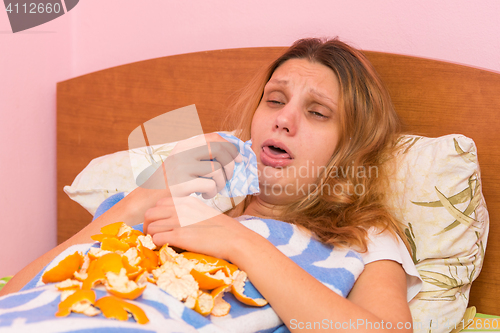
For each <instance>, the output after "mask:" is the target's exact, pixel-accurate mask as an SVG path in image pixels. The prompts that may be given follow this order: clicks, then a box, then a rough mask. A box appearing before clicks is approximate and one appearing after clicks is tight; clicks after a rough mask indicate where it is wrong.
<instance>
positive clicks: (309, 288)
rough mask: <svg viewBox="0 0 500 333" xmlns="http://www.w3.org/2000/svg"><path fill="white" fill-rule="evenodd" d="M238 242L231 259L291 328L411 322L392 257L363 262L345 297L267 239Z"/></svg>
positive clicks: (375, 326) (402, 280)
mask: <svg viewBox="0 0 500 333" xmlns="http://www.w3.org/2000/svg"><path fill="white" fill-rule="evenodd" d="M238 243H239V245H238V247H237V248H236V249H235V250H234V251H233V253H234V257H235V259H234V260H236V264H237V265H239V267H240V268H241V269H242V270H244V271H246V272H247V274H248V276H249V278H250V279H251V281H252V283H253V284H254V285H255V287H256V288H257V289H258V290H259V292H261V294H262V295H263V296H264V297H265V298H266V299H267V300H268V302H269V303H270V304H271V306H272V307H273V309H274V310H275V311H276V312H277V314H278V315H279V317H280V318H281V319H282V320H283V322H284V323H285V324H286V325H287V327H288V328H289V329H290V330H291V331H295V330H297V331H298V330H300V329H301V328H306V325H307V323H308V322H309V323H311V324H313V323H314V322H316V323H320V324H321V325H323V326H321V328H322V329H325V328H330V329H341V330H345V331H353V330H355V331H359V332H365V331H372V330H373V331H376V332H380V331H383V328H384V329H388V330H391V329H392V330H393V329H394V328H397V329H398V331H404V328H405V324H406V328H408V327H409V326H408V325H409V324H408V323H411V314H410V310H409V307H408V303H407V300H406V275H405V272H404V270H403V268H402V267H401V265H400V264H398V263H397V262H395V261H389V260H382V261H376V262H373V263H370V264H368V265H366V266H365V270H364V271H363V273H362V274H361V275H360V277H359V278H358V280H357V281H356V283H355V284H354V287H353V289H352V291H351V293H350V294H349V296H348V298H347V299H345V298H343V297H341V296H339V295H338V294H336V293H334V292H333V291H331V290H330V289H329V288H327V287H326V286H324V285H323V284H322V283H320V282H319V281H318V280H316V279H315V278H314V277H313V276H311V275H310V274H309V273H307V272H306V271H304V270H303V269H302V268H301V267H299V266H298V265H296V264H295V263H294V262H293V261H292V260H290V259H289V258H287V257H286V256H285V255H283V254H282V253H281V252H280V251H279V250H278V249H277V248H276V247H274V246H273V245H272V244H270V243H269V242H267V241H256V240H249V241H243V240H240V241H239V242H238ZM236 258H237V259H236ZM388 322H389V324H388ZM318 328H319V327H318ZM408 331H411V329H410V330H408Z"/></svg>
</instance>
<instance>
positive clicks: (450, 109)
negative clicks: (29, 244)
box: [57, 47, 500, 315]
mask: <svg viewBox="0 0 500 333" xmlns="http://www.w3.org/2000/svg"><path fill="white" fill-rule="evenodd" d="M283 51H284V48H281V47H265V48H244V49H228V50H215V51H208V52H198V53H190V54H182V55H175V56H169V57H163V58H157V59H151V60H145V61H141V62H136V63H131V64H127V65H123V66H118V67H114V68H109V69H105V70H102V71H98V72H95V73H90V74H87V75H83V76H80V77H77V78H73V79H70V80H67V81H64V82H60V83H58V85H57V191H58V192H57V216H58V222H57V236H58V241H59V242H62V241H64V240H66V239H67V238H69V237H71V236H72V235H73V234H75V233H76V232H77V231H78V230H80V229H81V228H82V227H83V226H85V225H86V224H87V223H89V221H90V220H91V219H92V216H91V215H90V214H89V213H88V212H87V211H86V210H85V209H83V208H82V207H81V206H80V205H79V204H77V203H76V202H74V201H72V200H71V199H70V198H69V197H68V196H67V194H66V193H64V191H63V187H64V186H66V185H69V184H71V183H72V182H73V180H74V179H75V177H76V176H77V175H78V174H79V172H81V170H83V169H84V168H85V167H86V166H87V165H88V164H89V162H90V161H91V160H92V159H94V158H96V157H98V156H102V155H106V154H112V153H114V152H117V151H122V150H126V149H128V146H127V138H128V135H129V134H130V132H131V131H132V130H133V129H135V128H136V127H137V126H138V125H139V124H142V123H144V122H145V121H147V120H149V119H151V118H153V117H155V116H157V115H160V114H163V113H165V112H168V111H170V110H174V109H178V108H181V107H184V106H187V105H192V104H195V105H196V108H197V111H198V114H199V117H200V120H201V124H202V127H203V131H204V132H205V133H208V132H212V131H216V130H220V129H221V128H220V123H221V121H222V120H223V119H224V117H225V112H224V111H225V110H227V108H228V107H229V105H230V103H231V102H232V100H233V99H234V98H235V96H236V94H237V92H238V91H239V90H240V89H241V88H242V87H243V86H244V85H245V83H247V82H248V81H249V80H250V79H251V78H252V77H253V76H254V74H255V73H256V72H257V71H258V70H260V69H261V68H263V67H265V66H266V65H267V64H269V63H270V62H271V61H272V60H274V59H275V58H276V57H277V56H278V55H280V54H281V53H282V52H283ZM366 55H367V57H368V58H369V59H370V60H371V61H372V63H373V64H374V66H375V67H376V69H377V70H378V72H379V73H380V75H381V77H382V79H383V81H384V82H385V84H386V85H387V87H388V89H389V91H390V93H391V96H392V98H393V102H394V105H395V107H396V110H397V112H398V114H399V115H400V116H401V118H402V119H403V121H404V124H405V130H406V131H407V132H408V133H412V134H418V135H423V136H428V137H440V136H444V135H447V134H452V133H460V134H463V135H465V136H467V137H469V138H472V139H473V140H474V142H475V144H476V146H477V151H478V156H479V163H480V167H481V179H482V193H483V195H484V198H485V200H486V204H487V207H488V213H489V220H490V224H489V236H488V244H487V251H486V256H485V259H484V263H483V266H482V271H481V274H480V276H479V277H478V278H477V279H476V280H475V281H474V283H473V285H472V289H471V291H470V299H468V301H469V303H468V305H469V306H475V307H476V309H477V311H478V312H481V313H487V314H492V315H500V302H499V301H498V298H499V297H500V265H499V262H500V243H499V242H498V241H497V239H498V238H499V237H500V225H498V222H497V221H498V220H499V219H500V186H499V185H500V176H499V173H498V172H497V170H498V169H499V167H500V133H499V131H498V129H499V128H500V115H499V114H500V94H499V93H498V92H499V91H500V74H499V73H494V72H490V71H486V70H481V69H478V68H472V67H467V66H462V65H458V64H452V63H445V62H441V61H436V60H430V59H422V58H416V57H410V56H403V55H396V54H389V53H380V52H369V51H367V52H366ZM487 233H488V231H486V234H487ZM467 295H469V294H468V292H467ZM466 298H468V297H466Z"/></svg>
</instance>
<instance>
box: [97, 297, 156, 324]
mask: <svg viewBox="0 0 500 333" xmlns="http://www.w3.org/2000/svg"><path fill="white" fill-rule="evenodd" d="M95 305H96V306H97V307H98V308H99V309H100V310H101V311H102V314H103V315H104V317H106V318H111V319H118V320H123V321H125V320H128V316H129V314H128V313H129V312H130V313H131V314H132V316H133V317H134V319H135V321H136V322H137V323H139V324H147V323H148V322H149V319H148V317H147V316H146V313H145V312H144V311H143V310H142V309H141V308H140V307H138V306H136V305H134V304H132V303H129V302H126V301H124V300H122V299H119V298H118V297H114V296H105V297H102V298H100V299H98V300H97V302H96V303H95Z"/></svg>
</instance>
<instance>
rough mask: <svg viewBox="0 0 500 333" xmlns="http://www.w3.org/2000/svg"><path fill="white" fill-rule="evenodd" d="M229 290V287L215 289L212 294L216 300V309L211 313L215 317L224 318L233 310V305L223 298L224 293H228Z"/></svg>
mask: <svg viewBox="0 0 500 333" xmlns="http://www.w3.org/2000/svg"><path fill="white" fill-rule="evenodd" d="M228 289H229V286H222V287H219V288H216V289H214V290H213V291H212V292H211V296H212V297H213V299H214V307H213V308H212V312H211V314H212V315H213V316H216V317H222V316H225V315H227V314H228V313H229V310H231V304H229V303H228V302H226V301H225V300H224V299H223V298H222V296H223V295H224V292H226V291H227V290H228Z"/></svg>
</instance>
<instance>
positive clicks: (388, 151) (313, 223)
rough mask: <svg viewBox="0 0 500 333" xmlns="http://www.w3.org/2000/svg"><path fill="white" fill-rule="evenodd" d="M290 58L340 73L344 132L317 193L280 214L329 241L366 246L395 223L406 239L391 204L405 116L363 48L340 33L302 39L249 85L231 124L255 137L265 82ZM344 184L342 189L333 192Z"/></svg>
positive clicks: (243, 134) (394, 229) (245, 135)
mask: <svg viewBox="0 0 500 333" xmlns="http://www.w3.org/2000/svg"><path fill="white" fill-rule="evenodd" d="M289 59H308V60H309V61H311V62H315V63H320V64H322V65H324V66H327V67H329V68H331V69H332V70H333V72H334V73H335V75H336V76H337V78H338V80H339V84H340V96H339V114H340V138H339V142H338V144H337V147H336V149H335V151H334V153H333V155H332V157H331V159H330V161H329V163H328V165H327V167H326V170H325V172H323V174H322V176H320V177H319V179H318V181H317V184H316V185H317V186H316V191H314V192H312V193H309V194H308V195H307V196H306V197H304V198H303V199H302V200H300V201H298V202H295V203H292V204H290V205H288V206H287V207H285V209H284V213H283V214H282V216H280V218H281V219H282V220H283V221H287V222H290V223H294V224H297V225H301V226H303V227H305V228H307V229H309V230H310V231H312V232H313V233H314V234H315V235H316V236H317V237H318V238H319V239H320V240H321V241H322V242H324V243H328V244H332V245H349V246H357V247H358V248H359V249H360V250H361V251H365V250H366V233H367V229H368V228H369V227H371V226H375V227H378V229H380V230H385V229H389V230H390V231H391V232H392V233H395V234H398V235H399V236H400V237H401V238H402V239H403V240H404V239H405V237H404V234H403V233H402V231H401V228H400V226H399V223H398V221H397V220H396V219H395V218H394V217H393V215H392V214H391V213H390V212H389V211H388V209H387V207H386V205H385V193H386V191H387V170H386V168H385V163H386V162H387V160H388V159H389V158H390V157H391V156H392V155H393V153H394V150H395V149H396V148H395V140H396V137H397V135H398V133H399V132H400V128H401V125H400V120H399V118H398V116H397V114H396V112H395V110H394V107H393V105H392V102H391V99H390V96H389V93H388V92H387V89H386V88H385V87H384V85H383V83H382V80H381V79H380V78H379V76H378V74H377V73H376V71H375V69H374V68H373V66H372V65H371V63H370V62H369V61H368V59H367V58H366V57H365V56H364V54H363V53H362V52H360V51H359V50H356V49H355V48H353V47H351V46H349V45H347V44H345V43H343V42H341V41H339V40H338V39H331V40H322V39H317V38H308V39H301V40H298V41H297V42H295V43H294V44H293V45H292V46H291V47H290V48H289V49H288V50H287V51H286V52H285V53H284V54H283V55H282V56H281V57H279V58H278V59H276V60H275V61H274V62H273V63H272V64H271V65H270V66H269V68H267V70H266V71H265V72H263V73H260V74H259V75H257V76H256V77H255V78H254V80H253V81H252V82H250V83H249V85H248V86H247V88H246V90H245V91H243V93H242V94H241V98H240V99H239V100H238V101H237V103H236V104H235V106H234V107H235V110H238V112H233V114H237V116H236V118H233V121H232V122H231V120H230V121H229V122H228V124H230V125H229V126H231V127H232V128H233V129H234V128H238V129H241V132H240V133H239V136H240V138H241V139H242V140H248V139H250V132H251V123H252V117H253V114H254V113H255V110H256V109H257V106H258V105H259V103H260V100H261V98H262V95H263V91H264V87H265V85H266V83H267V81H269V79H270V78H271V76H272V74H273V73H274V71H275V70H276V69H277V68H278V67H279V66H281V65H282V64H283V63H284V62H285V61H287V60H289ZM235 119H236V121H234V120H235ZM339 170H340V171H341V172H339ZM372 172H376V175H374V174H372ZM339 188H340V189H342V191H340V193H337V191H334V193H332V189H339Z"/></svg>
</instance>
